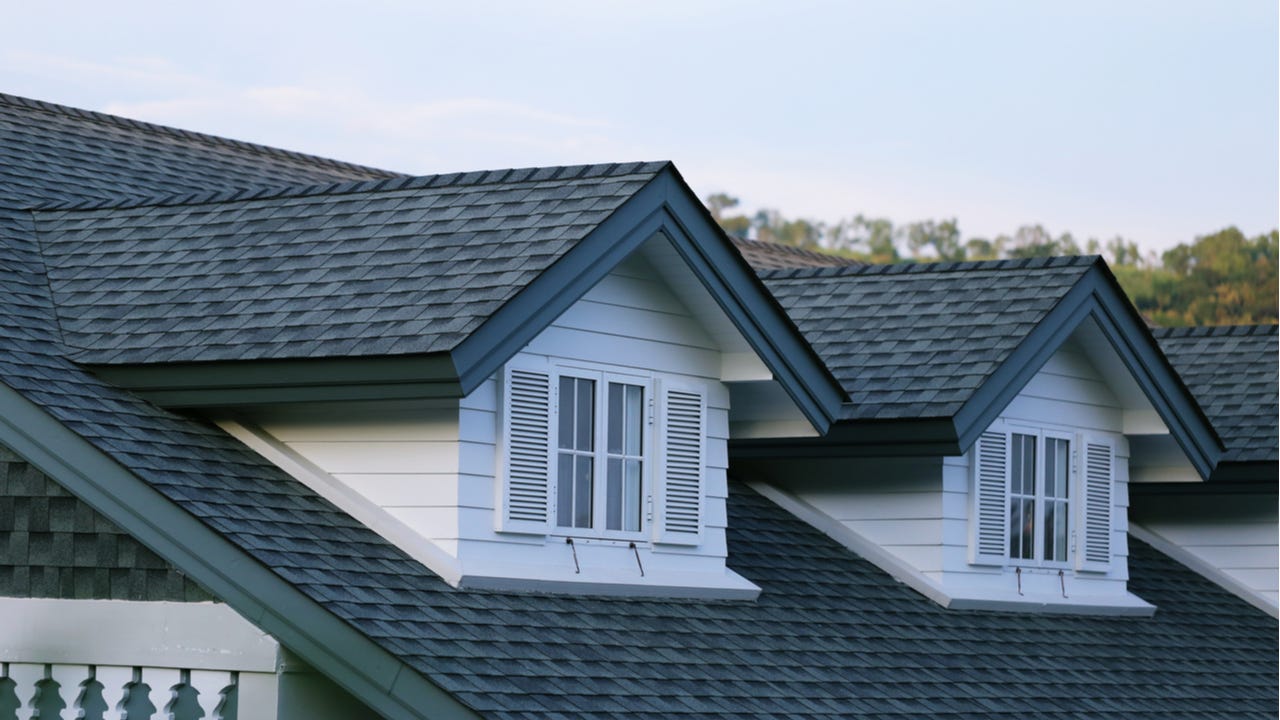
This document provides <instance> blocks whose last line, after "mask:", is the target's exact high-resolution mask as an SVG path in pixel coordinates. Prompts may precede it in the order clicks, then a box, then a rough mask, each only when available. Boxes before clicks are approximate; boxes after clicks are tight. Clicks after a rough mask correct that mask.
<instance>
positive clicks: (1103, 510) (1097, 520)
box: [1076, 438, 1115, 572]
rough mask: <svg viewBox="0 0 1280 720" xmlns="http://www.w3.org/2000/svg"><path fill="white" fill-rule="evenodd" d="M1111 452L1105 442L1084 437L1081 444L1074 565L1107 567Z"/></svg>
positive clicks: (1096, 568)
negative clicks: (1078, 539) (1081, 475)
mask: <svg viewBox="0 0 1280 720" xmlns="http://www.w3.org/2000/svg"><path fill="white" fill-rule="evenodd" d="M1114 465H1115V453H1113V452H1112V449H1111V445H1110V443H1108V442H1105V441H1101V440H1098V439H1095V438H1088V439H1086V440H1085V443H1084V480H1083V482H1081V483H1080V485H1081V488H1080V490H1081V498H1080V506H1081V507H1080V533H1081V537H1082V542H1081V543H1080V546H1079V548H1078V549H1077V554H1076V566H1077V567H1078V568H1079V569H1080V570H1090V571H1094V572H1106V571H1107V570H1108V569H1110V567H1111V488H1112V485H1113V483H1114V479H1115V472H1114V470H1115V468H1114Z"/></svg>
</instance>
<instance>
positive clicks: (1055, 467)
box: [1044, 438, 1071, 498]
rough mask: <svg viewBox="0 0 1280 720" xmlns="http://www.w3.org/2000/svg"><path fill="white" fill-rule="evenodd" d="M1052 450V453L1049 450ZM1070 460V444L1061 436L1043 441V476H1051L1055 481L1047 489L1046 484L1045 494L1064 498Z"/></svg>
mask: <svg viewBox="0 0 1280 720" xmlns="http://www.w3.org/2000/svg"><path fill="white" fill-rule="evenodd" d="M1051 451H1052V453H1053V454H1052V455H1050V452H1051ZM1070 462H1071V446H1070V443H1068V441H1066V440H1063V439H1062V438H1049V439H1048V440H1046V441H1045V468H1044V470H1045V476H1046V477H1053V478H1054V479H1055V480H1056V482H1055V483H1054V484H1053V485H1052V486H1051V487H1052V489H1049V487H1048V486H1047V487H1046V489H1045V494H1046V495H1048V496H1049V497H1057V498H1066V497H1067V494H1068V488H1069V487H1070V483H1069V482H1068V481H1067V480H1068V473H1069V472H1070V467H1069V465H1070Z"/></svg>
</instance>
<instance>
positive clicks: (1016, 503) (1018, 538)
mask: <svg viewBox="0 0 1280 720" xmlns="http://www.w3.org/2000/svg"><path fill="white" fill-rule="evenodd" d="M1021 552H1022V500H1020V499H1018V498H1010V499H1009V557H1011V558H1020V557H1022V555H1021V554H1020V553H1021Z"/></svg>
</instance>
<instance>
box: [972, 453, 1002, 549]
mask: <svg viewBox="0 0 1280 720" xmlns="http://www.w3.org/2000/svg"><path fill="white" fill-rule="evenodd" d="M972 520H973V528H972V539H971V541H970V544H969V562H971V563H973V564H974V565H1005V564H1007V563H1008V562H1009V434H1008V433H1005V432H992V431H987V432H984V433H982V435H981V436H979V437H978V441H977V442H976V443H974V446H973V515H972Z"/></svg>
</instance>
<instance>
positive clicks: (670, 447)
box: [658, 388, 705, 544]
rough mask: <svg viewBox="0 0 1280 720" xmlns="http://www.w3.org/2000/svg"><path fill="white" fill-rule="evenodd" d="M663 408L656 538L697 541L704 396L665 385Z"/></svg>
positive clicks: (699, 512)
mask: <svg viewBox="0 0 1280 720" xmlns="http://www.w3.org/2000/svg"><path fill="white" fill-rule="evenodd" d="M663 408H664V416H663V429H662V433H663V441H664V442H663V448H664V458H663V495H662V501H661V502H662V520H661V526H660V528H659V530H660V532H659V537H658V539H659V541H660V542H666V543H680V544H696V543H697V542H698V540H699V537H700V535H701V530H702V472H703V469H702V457H703V444H704V439H703V416H704V415H705V410H704V403H703V396H702V394H701V393H699V392H695V391H689V390H679V389H675V388H668V389H666V391H665V393H664V396H663Z"/></svg>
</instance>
